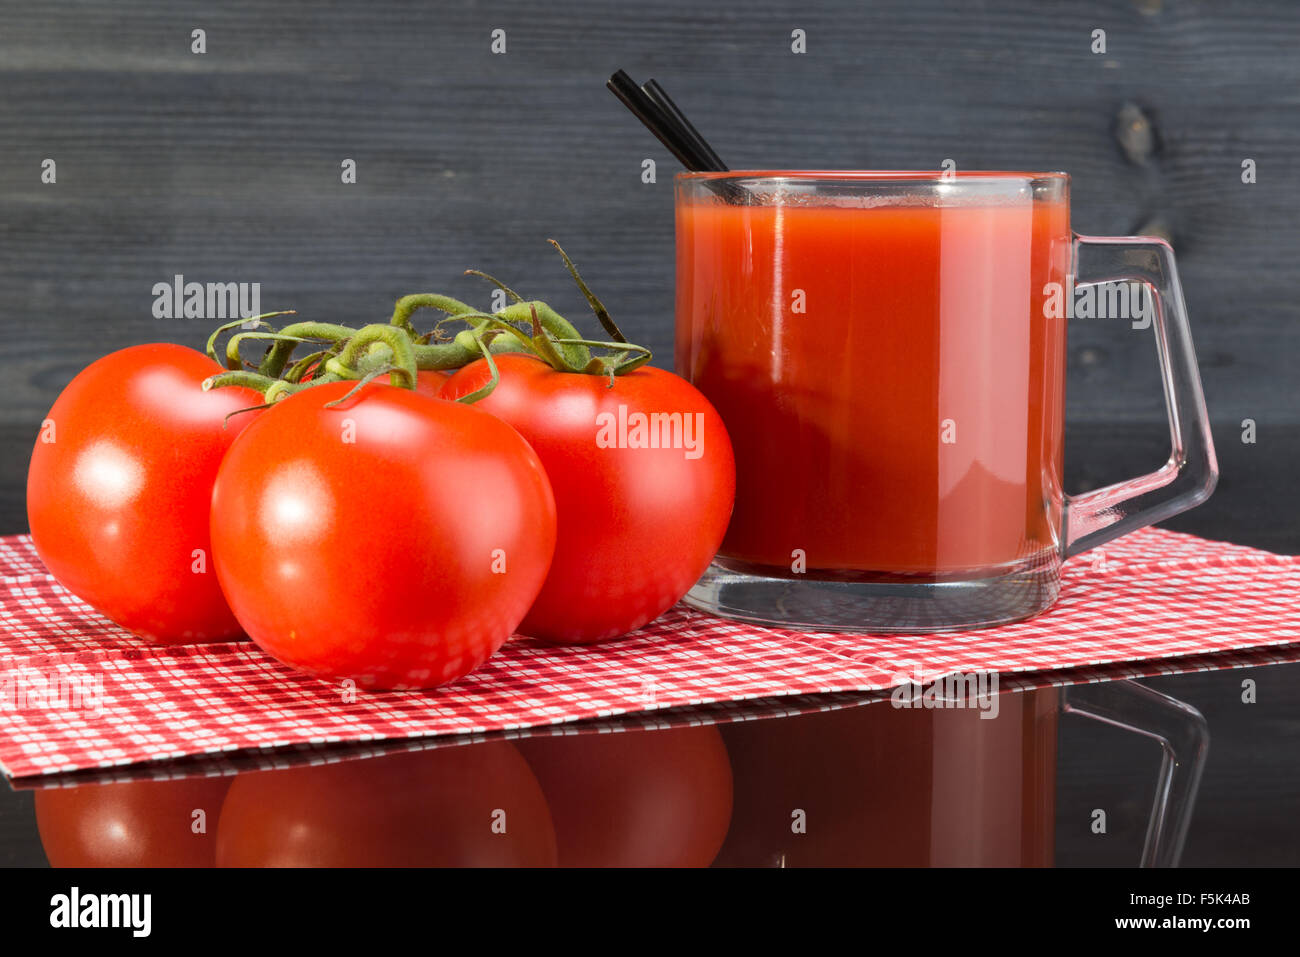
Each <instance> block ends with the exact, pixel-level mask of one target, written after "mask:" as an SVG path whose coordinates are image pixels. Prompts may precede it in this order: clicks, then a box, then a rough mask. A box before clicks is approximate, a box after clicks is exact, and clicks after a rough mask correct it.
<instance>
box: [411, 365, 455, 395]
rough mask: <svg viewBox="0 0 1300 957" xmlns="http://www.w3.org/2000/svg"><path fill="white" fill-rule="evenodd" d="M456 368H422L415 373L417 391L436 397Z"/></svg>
mask: <svg viewBox="0 0 1300 957" xmlns="http://www.w3.org/2000/svg"><path fill="white" fill-rule="evenodd" d="M454 371H455V370H454V369H421V370H420V371H419V372H417V373H416V375H415V391H416V392H418V393H420V395H427V396H429V397H430V398H434V399H436V398H437V397H438V393H439V392H440V391H442V387H443V386H444V385H445V384H446V382H447V380H448V379H450V378H451V376H452V373H453V372H454Z"/></svg>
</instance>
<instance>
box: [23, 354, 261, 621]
mask: <svg viewBox="0 0 1300 957" xmlns="http://www.w3.org/2000/svg"><path fill="white" fill-rule="evenodd" d="M220 371H221V367H220V366H219V365H218V364H217V363H216V362H214V361H213V360H211V359H209V358H208V357H207V356H205V355H203V354H202V353H200V352H197V351H195V350H193V349H189V348H186V347H184V346H179V345H173V344H170V343H159V344H153V345H139V346H131V347H129V348H126V349H120V350H118V351H117V352H113V353H110V354H109V355H107V356H104V357H103V358H101V359H99V360H97V361H95V362H93V363H91V364H90V365H89V366H87V367H86V368H85V369H83V370H82V371H81V372H80V373H79V374H78V375H77V376H76V377H75V378H74V379H73V380H72V381H71V382H70V383H69V384H68V385H67V387H66V388H65V389H64V390H63V391H62V392H61V393H60V394H59V397H58V398H57V399H56V400H55V402H54V406H53V407H52V408H51V409H50V412H49V414H48V415H47V416H46V418H45V421H44V422H43V423H42V426H41V429H40V433H39V435H38V437H37V440H36V445H35V448H34V450H33V452H32V458H31V464H30V466H29V468H28V472H27V520H28V523H29V525H30V527H31V533H32V544H33V546H34V547H35V549H36V552H37V554H38V555H39V556H40V558H41V561H42V562H44V563H45V566H46V568H48V569H49V571H50V574H51V575H53V576H54V578H55V579H56V580H57V581H58V582H59V583H60V584H61V585H63V586H64V587H65V588H67V589H68V590H69V591H70V592H72V593H73V594H74V595H76V596H77V597H79V598H81V599H82V600H83V601H85V602H86V603H87V604H89V605H91V606H92V607H93V608H95V609H96V610H97V611H99V612H100V613H102V614H103V615H105V616H106V617H107V618H109V619H111V620H112V621H113V622H114V623H116V624H118V625H120V626H121V627H123V628H125V629H126V630H127V631H129V632H131V633H132V634H134V635H136V636H138V637H141V638H144V639H146V640H149V641H154V642H160V643H185V642H201V641H228V640H231V639H237V638H240V637H242V630H241V628H240V627H239V623H238V622H237V621H236V620H235V617H234V615H233V614H232V613H231V611H230V609H229V607H228V606H227V604H226V601H225V598H224V597H223V596H222V593H221V589H220V587H219V585H218V583H217V579H216V575H215V574H214V572H213V569H212V548H211V544H210V539H209V534H208V506H209V503H210V499H211V496H212V483H213V481H214V480H215V478H216V474H217V467H218V465H219V464H220V462H221V459H222V456H223V455H224V454H225V452H226V449H227V448H229V446H230V445H231V443H232V442H234V440H235V438H236V437H237V436H238V435H239V433H240V431H241V430H242V429H243V428H245V427H246V426H247V425H248V424H249V423H250V422H251V421H252V420H253V419H254V418H255V417H256V415H257V413H245V414H241V415H232V413H235V412H237V411H238V410H240V409H247V408H249V407H250V406H256V405H258V404H260V402H261V397H260V396H259V395H258V394H257V393H256V392H254V391H252V390H249V389H243V388H231V389H223V390H219V391H212V392H209V391H205V390H204V389H203V388H202V383H203V381H204V380H205V379H206V378H207V377H209V376H211V375H213V374H214V373H217V372H220ZM228 417H229V418H228Z"/></svg>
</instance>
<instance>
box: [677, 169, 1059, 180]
mask: <svg viewBox="0 0 1300 957" xmlns="http://www.w3.org/2000/svg"><path fill="white" fill-rule="evenodd" d="M673 178H674V179H675V180H686V181H711V180H731V179H761V180H773V181H775V180H783V179H788V180H813V179H820V180H834V181H840V182H846V183H851V182H863V183H886V182H908V183H952V182H960V181H961V180H994V181H996V180H1005V181H1028V182H1032V181H1035V180H1062V181H1065V182H1067V183H1068V182H1069V180H1070V174H1069V173H1066V172H1063V171H1061V170H1045V171H1042V172H1034V171H1032V170H853V169H793V170H791V169H787V170H781V169H733V170H722V171H715V170H698V171H697V170H684V171H682V172H680V173H678V174H676V175H675V176H674V177H673Z"/></svg>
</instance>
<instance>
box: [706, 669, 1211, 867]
mask: <svg viewBox="0 0 1300 957" xmlns="http://www.w3.org/2000/svg"><path fill="white" fill-rule="evenodd" d="M991 704H993V702H990V701H987V700H977V699H957V700H955V701H954V700H948V701H947V702H944V701H942V700H941V701H939V702H937V703H932V704H931V705H927V706H919V705H918V704H915V703H914V704H913V705H912V706H910V707H906V708H902V707H893V706H891V702H890V701H880V702H876V703H873V704H869V705H864V706H860V707H850V708H845V709H842V710H838V711H829V712H825V713H820V714H809V715H802V716H798V717H791V718H782V719H780V720H770V721H752V722H740V723H737V724H734V725H727V726H724V727H723V729H722V733H723V736H724V737H725V738H726V741H727V750H728V752H729V753H730V755H731V765H732V771H733V773H734V775H735V795H736V797H735V809H734V811H733V815H732V825H731V831H730V832H729V833H728V835H727V842H726V844H725V845H724V846H723V849H722V852H721V854H720V855H719V857H718V861H717V863H718V864H719V865H741V866H783V867H804V866H825V865H831V866H889V867H926V866H932V867H966V866H978V867H1040V866H1049V865H1051V864H1053V863H1054V858H1055V843H1056V763H1057V726H1058V721H1059V717H1060V715H1061V714H1075V715H1078V716H1081V717H1085V718H1091V719H1094V720H1097V721H1101V722H1103V723H1105V724H1107V725H1110V726H1111V727H1113V728H1116V727H1117V728H1121V729H1126V730H1129V731H1132V732H1135V733H1137V734H1139V735H1141V736H1142V737H1144V738H1147V739H1155V740H1157V741H1159V742H1160V744H1161V750H1162V753H1163V759H1162V762H1161V770H1160V777H1159V780H1158V782H1157V786H1156V792H1155V804H1154V806H1153V807H1152V809H1151V812H1150V816H1149V817H1148V819H1147V828H1146V840H1145V843H1144V847H1143V849H1142V853H1141V857H1140V862H1141V863H1142V864H1143V865H1144V866H1148V867H1160V866H1165V867H1168V866H1174V865H1177V863H1178V860H1179V857H1180V855H1181V853H1182V847H1183V843H1184V841H1185V839H1186V836H1187V828H1188V824H1189V823H1190V820H1191V814H1192V809H1193V807H1194V805H1195V801H1196V793H1197V790H1198V787H1199V784H1200V776H1201V772H1202V770H1203V769H1204V767H1205V756H1206V749H1207V748H1208V746H1209V735H1208V731H1207V728H1206V724H1205V719H1204V718H1202V717H1201V715H1200V714H1199V713H1198V712H1197V711H1196V710H1195V709H1193V708H1191V707H1190V706H1189V705H1186V704H1184V703H1183V702H1181V701H1177V700H1175V699H1173V698H1170V697H1168V696H1166V695H1162V694H1160V693H1159V692H1156V691H1153V690H1151V689H1150V688H1147V687H1145V686H1144V685H1140V684H1138V683H1136V682H1131V681H1111V682H1102V683H1097V684H1082V685H1072V686H1070V687H1069V688H1066V689H1061V690H1058V689H1055V688H1044V689H1041V690H1038V691H1026V692H1003V693H1002V694H1001V695H1000V696H999V697H998V699H997V701H996V703H995V704H993V706H992V707H990V705H991Z"/></svg>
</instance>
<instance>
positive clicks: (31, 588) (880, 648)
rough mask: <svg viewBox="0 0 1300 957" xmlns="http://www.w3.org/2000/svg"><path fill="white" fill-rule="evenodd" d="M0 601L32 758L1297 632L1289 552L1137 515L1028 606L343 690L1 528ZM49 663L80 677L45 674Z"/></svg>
mask: <svg viewBox="0 0 1300 957" xmlns="http://www.w3.org/2000/svg"><path fill="white" fill-rule="evenodd" d="M0 618H2V623H0V681H3V685H0V766H2V767H3V770H4V771H5V773H6V774H8V775H10V776H15V777H23V776H27V775H34V774H53V773H58V772H65V771H72V770H80V769H85V768H104V767H111V766H115V765H122V764H131V763H136V762H141V761H150V760H156V759H162V758H175V757H181V756H184V755H196V754H215V753H225V752H231V751H238V750H243V749H255V748H273V747H282V746H286V745H294V744H306V743H323V742H333V741H376V740H380V739H387V738H413V737H423V736H430V735H453V734H466V733H484V732H490V731H500V730H508V729H519V728H525V727H531V726H538V725H553V724H558V723H561V722H568V721H575V720H579V719H585V718H597V717H610V716H613V715H620V714H627V713H631V712H644V711H650V710H657V709H663V708H679V707H682V706H698V705H705V704H709V703H712V702H726V701H745V700H750V699H758V698H774V697H784V696H791V695H810V694H825V693H830V692H844V691H868V690H875V689H883V688H889V687H892V686H894V685H897V684H899V683H901V682H902V681H904V680H907V679H914V680H919V681H923V682H924V681H929V680H932V679H933V678H936V677H939V676H942V675H944V674H950V673H954V672H956V673H968V672H973V671H998V672H1000V673H1002V675H1003V679H1002V687H1003V688H1005V689H1013V690H1014V689H1023V688H1029V687H1041V686H1044V685H1048V684H1061V683H1069V682H1072V681H1076V680H1078V681H1084V680H1097V679H1098V678H1103V677H1128V676H1136V675H1142V674H1155V673H1172V672H1176V671H1182V670H1193V669H1196V670H1199V669H1204V668H1212V667H1234V666H1240V665H1243V664H1259V663H1265V662H1266V661H1280V660H1294V658H1293V657H1292V656H1291V655H1290V652H1292V651H1294V652H1296V655H1295V657H1300V646H1298V647H1297V648H1294V649H1280V648H1278V649H1274V651H1275V652H1276V654H1269V655H1262V654H1261V653H1260V652H1258V650H1256V651H1254V652H1247V653H1245V654H1238V655H1226V656H1220V657H1218V658H1210V659H1207V658H1205V657H1204V656H1206V655H1207V654H1210V653H1214V652H1227V651H1237V652H1242V651H1243V650H1245V649H1260V648H1262V647H1265V646H1276V645H1287V644H1290V643H1296V642H1300V557H1295V556H1282V555H1274V554H1271V553H1269V552H1263V551H1259V550H1256V549H1251V548H1243V547H1240V546H1236V545H1227V544H1223V543H1219V542H1209V541H1204V540H1202V539H1198V538H1194V537H1192V536H1190V535H1181V534H1177V533H1174V532H1166V531H1161V530H1146V531H1142V532H1138V533H1135V534H1133V535H1129V536H1127V537H1125V538H1123V539H1120V540H1118V541H1116V542H1114V543H1112V544H1110V545H1108V546H1106V547H1105V548H1104V549H1097V550H1094V551H1092V552H1088V553H1086V554H1084V555H1082V556H1080V557H1079V558H1078V559H1075V560H1073V561H1071V562H1069V563H1067V565H1066V567H1065V583H1064V588H1063V592H1062V597H1061V600H1060V601H1059V602H1058V603H1057V605H1056V606H1055V607H1054V608H1053V609H1052V610H1051V611H1050V612H1048V613H1047V614H1046V615H1043V616H1042V617H1040V618H1037V619H1035V620H1033V621H1029V622H1021V623H1020V624H1015V625H1005V626H1002V627H999V628H993V629H985V630H978V631H969V632H953V633H948V634H941V635H925V636H899V635H889V636H880V635H846V634H805V633H797V632H790V631H780V630H776V629H771V628H761V627H757V626H754V625H747V624H741V623H737V622H732V621H724V620H722V619H717V618H712V617H710V616H707V615H703V614H700V613H698V612H694V611H691V610H689V609H686V608H683V607H678V608H675V609H673V610H672V611H670V612H669V613H668V614H666V615H664V616H663V617H662V618H660V619H659V620H658V621H656V622H654V623H652V624H650V625H648V626H647V627H645V628H643V629H642V630H641V631H639V632H637V633H636V634H634V635H631V636H629V637H627V638H624V639H622V640H620V641H617V642H613V643H610V644H606V645H598V646H595V647H577V648H556V647H549V646H545V645H541V644H538V643H536V642H533V641H531V640H528V639H516V640H514V641H511V642H510V643H509V644H507V645H506V647H505V648H503V649H502V650H501V651H500V652H499V653H498V654H497V655H496V656H495V657H494V658H492V659H491V660H490V661H489V662H487V664H485V665H484V666H483V667H482V668H480V669H479V670H478V671H476V672H474V673H473V674H471V675H468V676H467V677H465V678H462V679H461V680H460V681H457V682H455V683H454V684H452V685H449V686H447V687H444V688H440V689H437V690H435V691H428V692H383V693H378V692H374V693H366V692H355V693H353V694H351V695H349V694H347V693H346V692H345V691H344V690H342V689H340V687H339V686H338V685H336V684H332V683H329V682H325V681H318V680H315V679H311V678H307V677H304V676H302V675H299V674H297V673H296V672H294V671H292V670H291V669H289V668H287V667H285V666H284V665H281V664H279V663H278V662H276V661H274V660H273V659H271V658H269V657H267V656H265V655H263V654H262V653H261V652H259V651H258V649H257V648H256V647H255V646H254V645H252V644H251V643H248V642H242V643H226V644H216V645H190V646H184V647H160V646H154V645H148V644H146V643H144V642H142V641H139V640H137V639H135V638H132V637H131V636H129V635H127V634H126V633H124V632H122V631H121V630H120V629H118V628H116V627H115V626H114V625H112V624H111V623H110V622H108V621H106V620H105V619H104V618H102V617H100V616H99V615H98V614H96V613H95V612H93V611H92V610H91V609H90V608H89V607H87V606H86V605H85V604H84V603H82V602H81V601H79V600H78V599H76V598H74V597H73V596H72V595H70V594H69V593H68V592H67V591H65V590H64V589H63V588H62V587H60V586H59V585H58V584H56V583H55V582H54V580H53V579H52V578H50V576H49V575H48V574H47V573H46V571H45V569H44V567H43V566H42V565H41V563H40V561H39V559H38V558H37V557H36V554H35V552H34V550H33V549H32V547H31V542H30V540H29V539H28V538H26V537H25V536H14V537H9V538H0ZM1171 658H1178V659H1180V661H1181V662H1182V663H1183V664H1182V665H1181V666H1180V663H1179V662H1170V661H1168V660H1167V659H1171ZM1158 659H1166V660H1164V661H1158ZM1061 669H1075V670H1073V671H1070V672H1069V673H1066V674H1062V673H1060V671H1061ZM1011 672H1015V673H1018V674H1017V676H1016V677H1015V678H1011V677H1010V676H1009V675H1008V673H1011ZM60 679H62V682H63V687H64V689H65V690H66V689H72V690H73V691H77V692H79V693H80V694H79V695H74V694H71V693H70V692H69V693H67V694H65V695H64V696H63V700H62V701H56V700H54V699H55V697H56V696H55V695H53V694H49V695H46V696H45V697H42V696H41V695H40V694H39V691H40V690H41V689H42V687H44V686H43V684H42V683H43V682H51V681H53V682H54V685H53V687H57V686H58V682H59V680H60ZM33 690H35V691H36V692H37V693H36V694H33Z"/></svg>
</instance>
